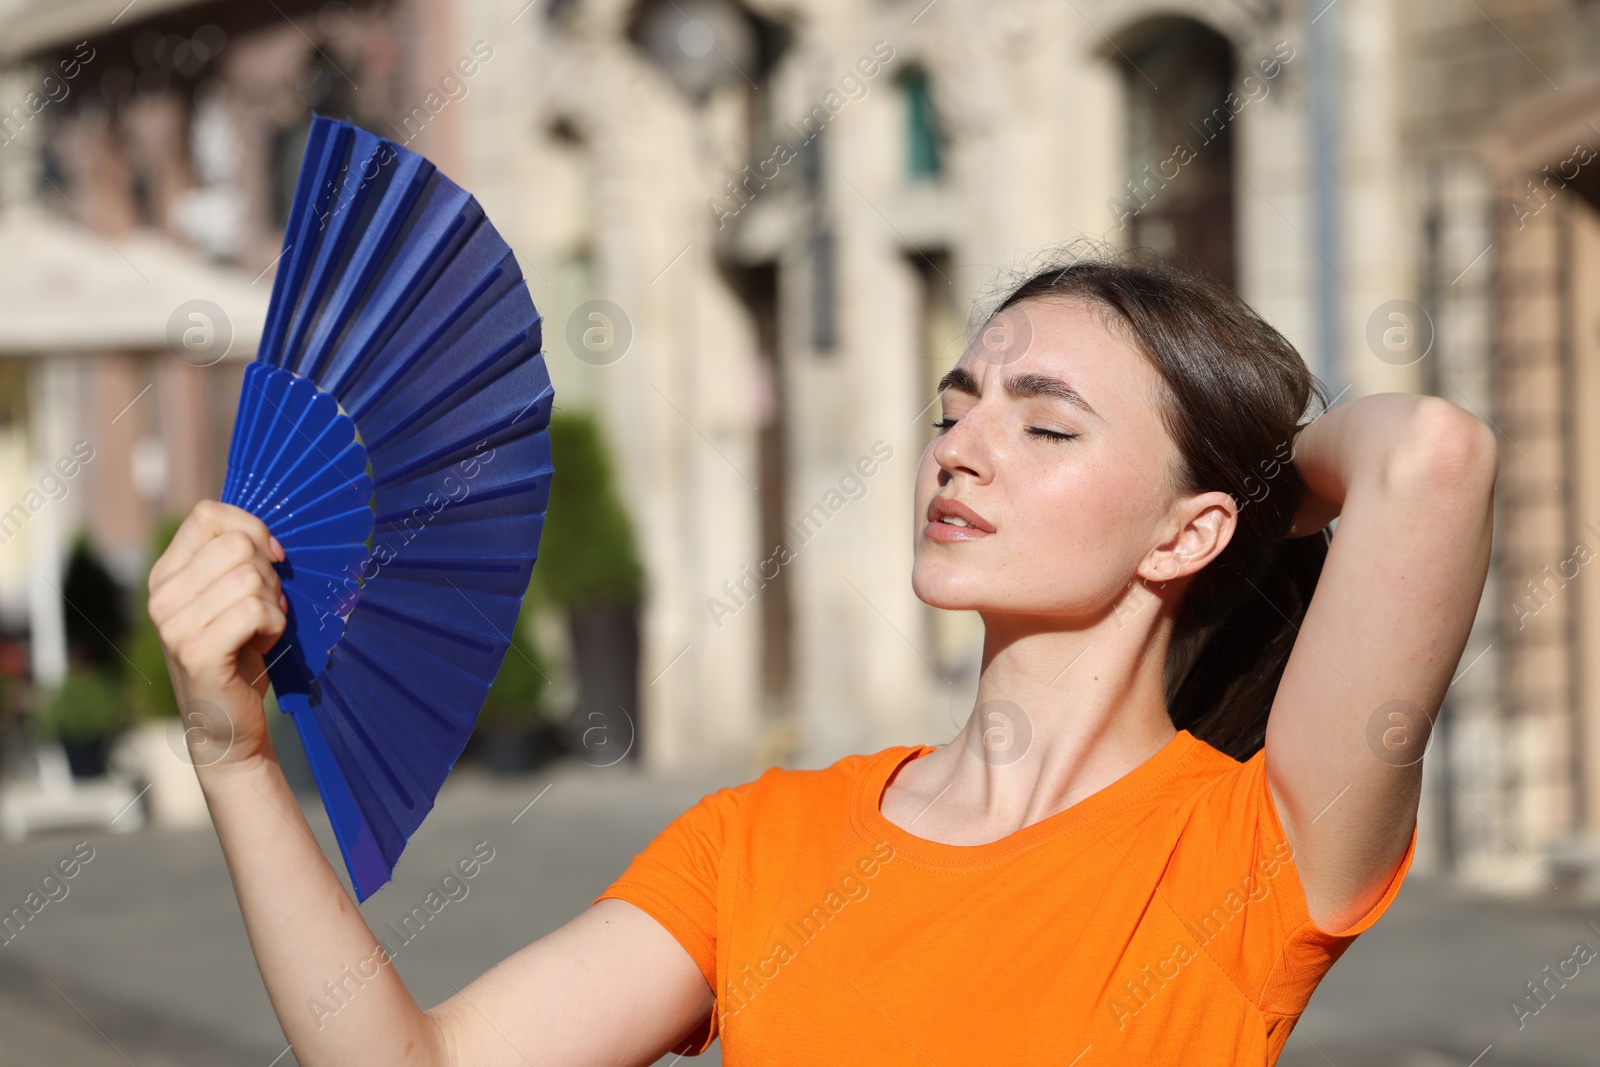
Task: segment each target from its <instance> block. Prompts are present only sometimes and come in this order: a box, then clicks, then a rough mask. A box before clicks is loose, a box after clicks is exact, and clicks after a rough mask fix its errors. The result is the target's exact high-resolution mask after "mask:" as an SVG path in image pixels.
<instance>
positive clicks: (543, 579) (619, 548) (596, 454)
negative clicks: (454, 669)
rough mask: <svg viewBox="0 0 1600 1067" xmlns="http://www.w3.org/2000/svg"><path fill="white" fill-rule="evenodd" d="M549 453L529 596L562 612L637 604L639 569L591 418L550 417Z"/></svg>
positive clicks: (602, 445) (629, 530) (641, 577)
mask: <svg viewBox="0 0 1600 1067" xmlns="http://www.w3.org/2000/svg"><path fill="white" fill-rule="evenodd" d="M550 454H551V458H552V460H553V462H554V464H555V468H556V474H555V477H554V479H552V481H551V485H550V504H549V507H548V508H547V510H546V512H545V520H544V531H543V533H542V534H540V537H539V562H538V563H537V564H536V565H535V566H534V569H533V581H534V586H535V587H536V595H537V596H541V597H545V598H547V599H548V600H549V602H551V603H553V604H556V605H559V606H560V607H563V608H569V609H570V608H575V607H581V606H583V605H586V604H592V603H596V602H603V603H611V604H636V603H638V602H639V599H640V597H641V595H642V591H643V587H644V569H643V567H642V566H641V565H640V562H639V557H638V554H637V552H636V551H635V548H634V540H633V529H632V527H631V526H630V524H629V522H628V515H627V511H626V510H625V509H624V508H623V506H622V501H621V500H620V499H619V498H618V496H617V494H616V490H615V488H614V486H613V483H612V477H611V463H610V460H609V459H608V457H607V455H606V448H605V441H604V439H603V438H602V436H601V434H600V427H599V425H598V424H597V423H596V421H595V419H594V416H592V415H590V414H587V413H582V412H565V413H556V414H554V415H552V416H551V417H550Z"/></svg>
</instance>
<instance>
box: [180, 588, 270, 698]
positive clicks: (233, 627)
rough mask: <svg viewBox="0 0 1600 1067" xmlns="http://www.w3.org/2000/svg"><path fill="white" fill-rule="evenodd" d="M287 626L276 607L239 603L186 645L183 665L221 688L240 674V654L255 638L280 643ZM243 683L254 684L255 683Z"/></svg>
mask: <svg viewBox="0 0 1600 1067" xmlns="http://www.w3.org/2000/svg"><path fill="white" fill-rule="evenodd" d="M286 622H287V619H286V618H285V617H284V615H283V613H282V612H281V611H279V610H278V606H277V605H276V604H268V603H267V602H266V601H263V600H260V599H256V598H251V599H248V600H241V601H238V602H237V603H235V604H232V605H230V606H229V607H228V608H227V609H226V610H224V611H223V612H222V613H221V614H220V615H218V616H216V618H214V619H212V621H211V624H210V625H209V626H207V627H206V628H205V629H204V630H203V631H201V632H199V633H197V634H195V635H194V637H193V638H192V639H191V640H189V641H188V642H186V643H185V645H184V647H183V650H182V652H181V653H180V655H179V665H180V666H182V667H183V669H184V670H185V671H187V672H188V673H189V674H190V675H191V676H192V677H197V678H201V679H206V680H209V681H211V682H213V683H214V684H216V685H218V686H219V687H220V686H221V685H223V684H226V682H227V681H228V680H229V679H230V677H232V676H234V675H237V674H238V672H239V660H240V655H239V653H240V650H241V649H243V648H244V647H245V646H246V645H248V644H249V643H250V641H251V639H252V638H256V637H259V636H270V637H271V638H272V640H273V641H276V640H277V636H278V635H280V634H282V633H283V629H284V626H285V624H286ZM268 647H271V646H270V645H269V646H268ZM243 681H244V682H245V683H246V684H254V682H255V679H251V678H245V679H243Z"/></svg>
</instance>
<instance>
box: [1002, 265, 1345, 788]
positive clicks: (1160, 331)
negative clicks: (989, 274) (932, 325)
mask: <svg viewBox="0 0 1600 1067" xmlns="http://www.w3.org/2000/svg"><path fill="white" fill-rule="evenodd" d="M1038 298H1078V299H1085V300H1088V301H1091V302H1093V303H1094V304H1096V305H1098V306H1099V307H1101V308H1103V309H1105V310H1107V311H1108V312H1110V313H1111V319H1112V321H1113V322H1114V324H1116V325H1118V326H1121V327H1123V328H1124V329H1125V332H1126V333H1127V335H1128V336H1129V337H1130V339H1131V340H1132V341H1133V342H1134V343H1135V344H1136V345H1137V347H1138V348H1140V349H1141V350H1142V351H1143V352H1144V354H1145V355H1146V357H1148V358H1149V360H1150V362H1151V363H1152V364H1153V365H1154V366H1155V368H1156V370H1157V371H1159V372H1160V374H1161V377H1162V378H1163V379H1164V380H1165V381H1166V384H1167V386H1168V389H1167V390H1166V393H1167V400H1166V403H1165V404H1164V405H1163V410H1162V412H1161V415H1162V421H1163V422H1164V424H1165V425H1166V427H1167V431H1168V433H1170V434H1171V436H1172V440H1173V441H1174V443H1175V444H1176V446H1177V450H1178V454H1179V457H1180V467H1179V469H1178V470H1176V471H1175V472H1173V476H1174V480H1175V482H1176V488H1177V490H1178V491H1179V492H1183V493H1198V492H1206V491H1210V490H1223V491H1225V492H1227V493H1228V494H1229V495H1231V496H1232V497H1233V498H1234V500H1235V502H1236V503H1237V504H1238V505H1239V509H1240V510H1239V520H1238V525H1237V526H1236V528H1235V529H1234V533H1233V538H1232V540H1230V541H1229V543H1228V546H1227V547H1226V548H1225V549H1223V551H1222V552H1221V553H1220V554H1219V555H1218V556H1217V558H1216V559H1214V560H1212V561H1211V563H1210V564H1208V565H1207V566H1206V567H1205V568H1204V569H1203V570H1201V571H1200V572H1199V573H1197V574H1195V575H1194V577H1193V578H1192V580H1191V582H1190V586H1189V588H1188V590H1187V592H1186V593H1185V595H1184V599H1183V603H1182V605H1181V606H1180V607H1179V609H1178V613H1177V616H1176V619H1175V623H1174V628H1173V640H1172V646H1171V648H1170V649H1169V650H1168V655H1167V663H1166V695H1167V711H1168V714H1169V715H1171V717H1172V722H1173V725H1174V726H1176V727H1178V728H1179V729H1186V730H1188V731H1189V732H1190V733H1192V734H1194V735H1195V736H1196V737H1198V738H1200V739H1201V740H1203V741H1206V742H1207V743H1209V744H1211V745H1212V746H1214V747H1216V748H1218V749H1220V750H1221V751H1223V752H1226V753H1228V754H1229V755H1230V756H1233V757H1234V758H1235V759H1239V760H1244V759H1247V758H1249V757H1250V756H1251V755H1252V754H1254V753H1255V752H1257V751H1259V750H1260V749H1261V747H1262V745H1263V744H1264V743H1265V739H1266V728H1267V713H1268V711H1270V710H1271V707H1272V699H1273V696H1274V694H1275V693H1276V692H1277V688H1278V681H1279V679H1281V678H1282V677H1283V669H1284V666H1285V665H1286V664H1287V662H1288V658H1289V651H1290V649H1291V648H1292V647H1293V644H1294V638H1295V635H1296V634H1297V633H1298V632H1299V626H1300V621H1301V619H1302V618H1304V616H1305V611H1306V607H1307V605H1308V604H1309V602H1310V600H1311V592H1312V590H1313V589H1314V588H1315V586H1316V583H1317V578H1318V576H1319V575H1320V574H1321V573H1322V563H1323V560H1324V559H1325V558H1326V557H1327V552H1328V543H1329V535H1328V532H1327V530H1323V531H1321V532H1320V533H1317V534H1314V535H1312V536H1309V537H1298V538H1294V539H1292V540H1287V539H1285V537H1284V535H1285V534H1286V533H1287V532H1288V530H1289V527H1290V525H1291V524H1292V522H1293V520H1294V515H1295V511H1296V509H1297V507H1298V505H1299V503H1300V497H1301V494H1302V491H1303V488H1304V483H1303V482H1302V481H1301V479H1300V475H1299V472H1298V471H1297V470H1296V469H1295V467H1294V465H1293V463H1292V462H1291V459H1292V456H1293V444H1294V438H1295V435H1296V434H1297V433H1298V432H1299V430H1300V429H1301V428H1302V427H1303V426H1304V422H1302V419H1303V418H1306V417H1307V415H1308V412H1309V409H1310V406H1311V402H1312V400H1313V399H1314V400H1315V401H1316V402H1317V404H1316V412H1315V413H1316V414H1320V413H1321V411H1322V410H1325V409H1326V408H1327V406H1328V395H1327V390H1326V389H1325V388H1324V387H1323V385H1322V383H1321V382H1320V381H1318V380H1317V378H1316V377H1315V376H1314V375H1313V374H1312V373H1311V371H1310V370H1309V369H1308V368H1307V367H1306V365H1305V361H1304V360H1303V359H1301V357H1300V353H1299V352H1297V351H1296V350H1295V348H1294V346H1293V345H1291V344H1290V343H1289V342H1288V340H1286V339H1285V338H1284V336H1283V335H1282V334H1280V333H1279V332H1278V331H1277V330H1275V329H1273V328H1272V327H1271V326H1270V325H1268V324H1267V323H1266V321H1265V320H1263V319H1262V318H1261V316H1259V315H1258V314H1256V312H1255V311H1254V310H1252V309H1251V308H1250V307H1249V305H1247V304H1246V303H1245V302H1244V301H1243V300H1242V299H1240V297H1239V296H1238V294H1236V293H1235V292H1234V291H1233V290H1232V289H1229V288H1228V287H1227V286H1225V285H1223V284H1221V283H1220V282H1217V281H1215V280H1214V279H1212V278H1210V277H1208V276H1206V275H1204V274H1202V273H1200V272H1199V271H1198V270H1197V269H1195V268H1192V267H1189V266H1186V265H1182V264H1178V263H1173V262H1171V261H1165V260H1158V259H1156V258H1154V257H1153V256H1150V255H1148V254H1144V253H1140V252H1137V251H1135V252H1125V253H1111V254H1106V253H1103V252H1101V253H1096V254H1094V255H1091V256H1088V257H1082V256H1077V257H1074V259H1073V260H1072V261H1071V262H1068V263H1067V264H1066V265H1065V266H1060V265H1055V266H1051V267H1049V268H1048V269H1045V270H1040V271H1037V272H1036V273H1033V274H1032V275H1030V276H1029V277H1027V278H1026V279H1025V280H1024V281H1022V283H1021V284H1019V285H1017V286H1015V287H1014V288H1013V289H1011V291H1010V292H1009V294H1008V295H1006V297H1005V298H1004V299H1003V300H1002V301H1001V302H1000V303H999V305H998V306H997V307H996V308H995V309H994V313H999V312H1000V311H1003V310H1004V309H1006V308H1008V307H1010V306H1012V305H1013V304H1016V303H1018V302H1019V301H1022V300H1030V299H1038ZM1313 417H1314V416H1313Z"/></svg>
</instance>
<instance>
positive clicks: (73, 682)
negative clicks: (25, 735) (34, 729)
mask: <svg viewBox="0 0 1600 1067" xmlns="http://www.w3.org/2000/svg"><path fill="white" fill-rule="evenodd" d="M125 721H126V714H125V711H124V706H123V703H122V695H121V693H120V692H118V687H117V685H116V683H115V681H114V680H113V679H112V678H109V677H107V676H106V675H105V674H103V673H102V672H100V671H96V670H90V669H75V670H73V671H71V672H69V673H68V675H67V677H66V678H65V679H64V680H63V681H62V683H61V685H59V686H58V687H56V689H55V691H54V692H52V693H50V694H49V695H48V696H47V697H46V698H45V701H44V704H43V706H41V707H40V709H39V717H38V727H39V731H40V733H41V734H43V735H44V736H45V737H48V738H52V739H54V740H56V741H59V742H61V747H62V748H64V749H66V752H67V763H68V765H69V766H70V767H71V768H72V776H73V777H74V778H94V777H97V776H99V775H103V774H105V773H106V757H107V754H108V752H109V750H110V742H111V738H112V737H113V735H115V734H116V732H117V730H118V729H120V728H121V727H122V726H123V724H124V722H125Z"/></svg>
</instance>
